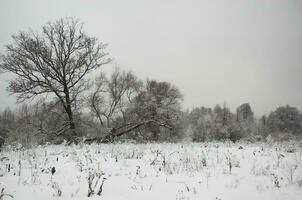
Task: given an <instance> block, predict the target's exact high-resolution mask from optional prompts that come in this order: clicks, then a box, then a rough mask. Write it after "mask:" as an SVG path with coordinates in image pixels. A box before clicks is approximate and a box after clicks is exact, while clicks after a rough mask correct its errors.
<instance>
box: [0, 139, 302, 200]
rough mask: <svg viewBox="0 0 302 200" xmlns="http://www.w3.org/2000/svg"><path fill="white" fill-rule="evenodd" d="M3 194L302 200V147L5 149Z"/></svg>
mask: <svg viewBox="0 0 302 200" xmlns="http://www.w3.org/2000/svg"><path fill="white" fill-rule="evenodd" d="M88 182H90V183H91V184H90V188H91V189H90V197H88V192H89V189H88V188H89V184H88ZM101 185H102V186H101ZM2 188H4V191H3V194H7V195H5V196H4V197H3V199H4V200H6V199H11V197H10V196H8V195H13V197H14V199H22V200H35V199H39V200H40V199H43V200H44V199H45V200H46V199H79V200H82V199H104V200H108V199H110V200H124V199H126V200H128V199H129V200H136V199H137V200H141V199H144V200H148V199H152V200H153V199H157V200H159V199H164V200H170V199H171V200H195V199H205V200H207V199H209V200H210V199H211V200H236V199H240V200H241V199H253V200H254V199H262V200H263V199H272V200H277V199H280V200H281V199H282V200H283V199H301V197H302V146H301V144H298V143H278V144H277V143H276V144H270V145H269V144H264V143H258V144H230V143H183V144H168V143H164V144H131V143H123V144H98V145H97V144H92V145H74V146H72V145H71V146H66V145H57V146H55V145H47V146H38V147H35V148H31V149H23V148H21V149H20V148H16V147H5V149H3V151H2V152H0V189H2ZM100 188H101V191H100ZM92 190H93V192H91V191H92ZM98 192H99V193H100V196H99V195H98V194H97V193H98ZM0 199H1V190H0Z"/></svg>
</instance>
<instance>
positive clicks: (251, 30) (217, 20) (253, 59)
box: [0, 0, 302, 116]
mask: <svg viewBox="0 0 302 200" xmlns="http://www.w3.org/2000/svg"><path fill="white" fill-rule="evenodd" d="M67 16H72V17H76V18H78V19H80V20H81V21H82V22H84V23H85V26H84V29H85V30H86V32H87V33H88V34H89V35H91V36H96V37H97V38H99V40H101V41H103V42H107V43H109V46H108V51H109V52H110V54H111V56H112V57H113V58H114V59H115V62H116V63H117V64H118V65H120V67H121V68H122V69H131V70H132V71H133V72H135V73H136V74H137V75H138V76H139V77H141V78H143V79H145V78H147V77H149V78H155V79H157V80H165V81H169V82H172V83H174V84H175V85H176V86H177V87H178V88H179V89H180V90H181V92H182V93H183V94H184V102H183V105H184V108H191V107H195V106H207V107H213V106H215V104H223V103H224V102H226V103H227V105H228V106H230V107H231V109H232V110H235V108H236V107H237V106H238V105H240V104H241V103H244V102H249V103H250V104H251V106H252V108H253V110H254V112H255V113H256V115H258V116H259V115H262V114H267V113H269V112H270V111H272V110H274V109H275V108H276V107H278V106H282V105H286V104H290V105H293V106H296V107H298V108H299V109H300V110H301V109H302V90H301V86H302V1H301V0H292V1H291V0H249V1H245V0H229V1H226V0H225V1H223V0H221V1H219V0H182V1H181V0H171V1H169V0H149V1H146V0H132V1H129V0H127V1H125V0H110V1H109V0H108V1H105V0H85V1H84V0H64V1H63V0H49V1H44V0H26V1H20V0H19V1H17V0H0V51H1V52H2V53H3V52H4V47H3V46H4V45H5V44H9V43H10V42H11V35H12V34H15V33H18V31H21V30H23V31H28V30H33V31H35V32H36V31H40V30H41V26H42V25H44V24H45V23H46V22H48V21H53V20H57V19H59V18H60V17H67ZM108 68H112V66H109V65H108V66H105V67H104V69H105V70H110V69H108ZM9 77H10V76H9V75H8V74H5V75H3V74H2V75H0V110H3V109H4V108H5V107H7V106H13V105H14V103H15V99H14V97H8V93H7V92H6V90H5V88H6V87H7V85H8V83H7V80H9Z"/></svg>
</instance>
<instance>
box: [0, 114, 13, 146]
mask: <svg viewBox="0 0 302 200" xmlns="http://www.w3.org/2000/svg"><path fill="white" fill-rule="evenodd" d="M14 123H15V114H14V113H13V112H12V111H11V109H10V108H6V109H5V110H4V111H3V112H2V113H0V147H1V146H2V145H3V144H4V142H5V141H6V140H7V138H8V137H9V132H10V131H11V129H12V128H13V126H14Z"/></svg>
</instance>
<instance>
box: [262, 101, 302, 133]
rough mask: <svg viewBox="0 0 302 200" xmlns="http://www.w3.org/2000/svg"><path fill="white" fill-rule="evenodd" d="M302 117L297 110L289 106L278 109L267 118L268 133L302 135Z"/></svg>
mask: <svg viewBox="0 0 302 200" xmlns="http://www.w3.org/2000/svg"><path fill="white" fill-rule="evenodd" d="M301 122H302V116H301V113H300V112H299V110H298V109H297V108H295V107H291V106H289V105H286V106H283V107H279V108H277V109H276V110H275V111H273V112H271V113H270V114H269V116H268V118H267V126H268V129H269V131H270V132H284V133H292V134H296V135H298V134H301V133H302V124H301Z"/></svg>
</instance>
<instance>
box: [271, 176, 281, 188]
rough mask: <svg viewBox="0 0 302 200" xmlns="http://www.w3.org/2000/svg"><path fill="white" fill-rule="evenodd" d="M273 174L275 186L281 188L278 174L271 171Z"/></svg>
mask: <svg viewBox="0 0 302 200" xmlns="http://www.w3.org/2000/svg"><path fill="white" fill-rule="evenodd" d="M271 176H272V178H273V182H274V186H275V187H276V188H280V182H279V178H278V176H277V175H276V174H274V173H271Z"/></svg>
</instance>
